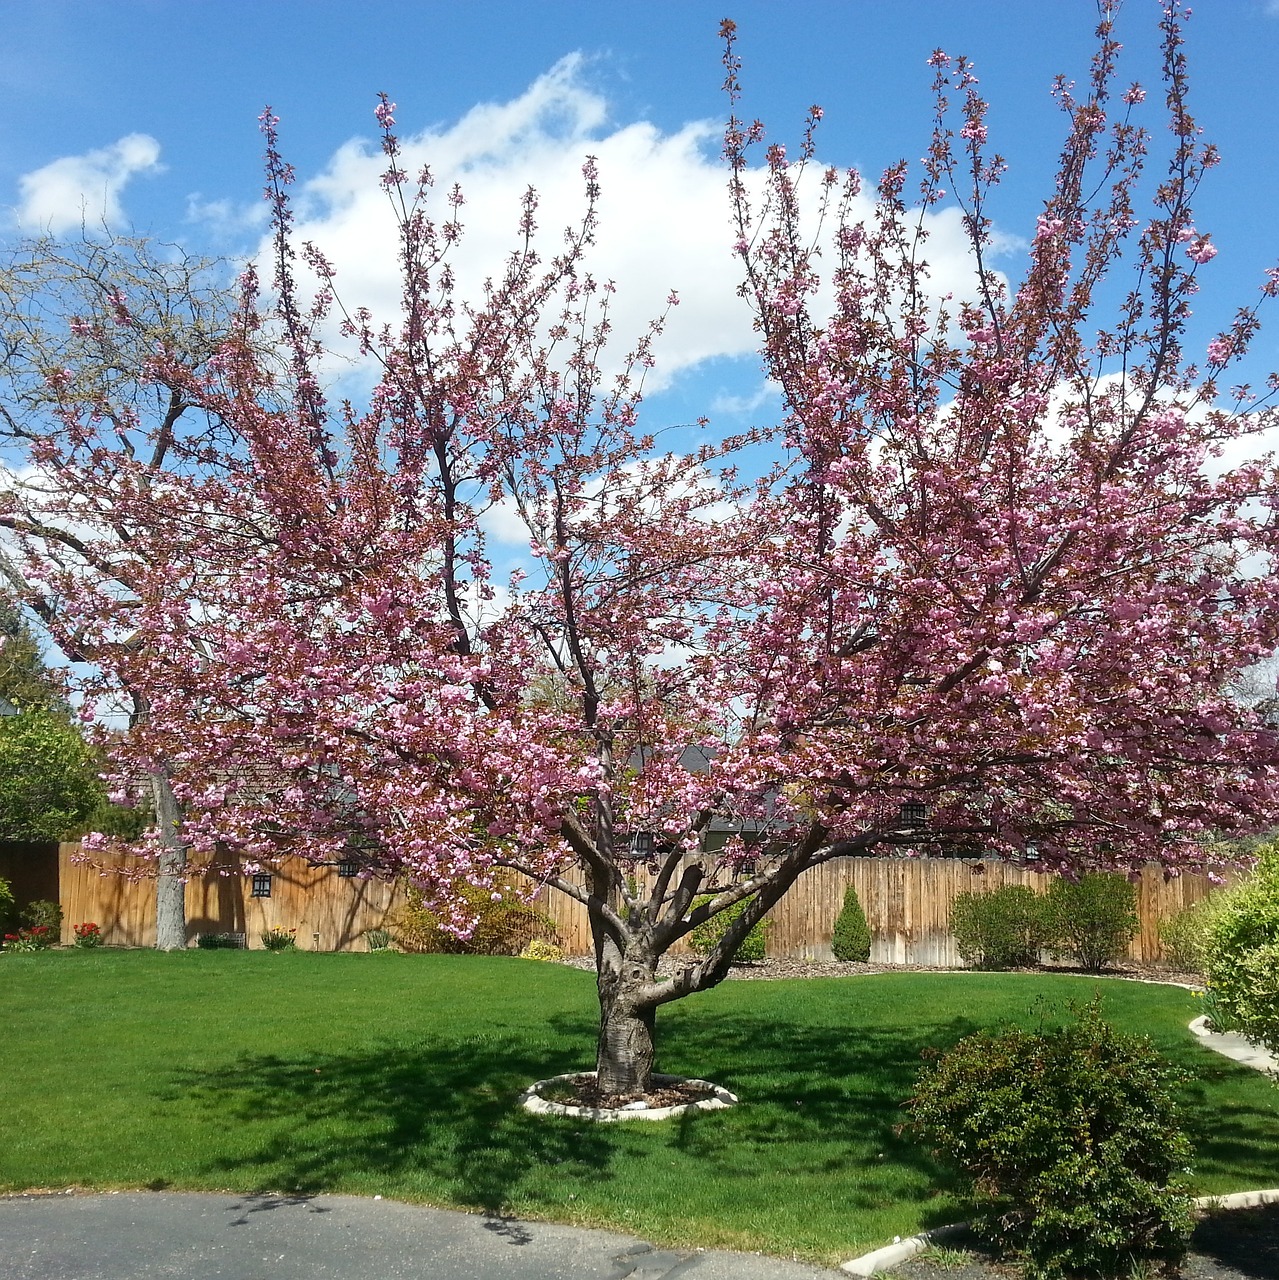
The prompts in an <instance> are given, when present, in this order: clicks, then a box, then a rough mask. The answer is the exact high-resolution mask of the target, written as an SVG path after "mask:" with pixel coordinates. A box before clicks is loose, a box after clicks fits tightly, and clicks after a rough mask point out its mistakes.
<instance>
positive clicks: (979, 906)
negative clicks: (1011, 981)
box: [950, 884, 1045, 969]
mask: <svg viewBox="0 0 1279 1280" xmlns="http://www.w3.org/2000/svg"><path fill="white" fill-rule="evenodd" d="M950 932H951V936H952V937H953V938H954V939H955V946H956V947H957V948H958V950H959V954H960V955H961V956H963V958H964V960H965V962H966V963H968V964H970V965H972V966H973V968H975V969H1008V968H1012V967H1014V966H1019V965H1030V964H1036V963H1038V961H1039V950H1040V948H1041V947H1042V946H1043V945H1044V941H1045V930H1044V908H1043V901H1042V899H1040V898H1039V897H1038V896H1037V895H1036V894H1035V891H1034V890H1033V889H1028V888H1027V887H1026V886H1025V885H1021V884H1010V885H1004V886H1003V887H1002V888H1000V889H992V890H991V891H990V892H989V893H961V894H959V895H958V897H956V899H955V901H954V902H952V903H951V907H950Z"/></svg>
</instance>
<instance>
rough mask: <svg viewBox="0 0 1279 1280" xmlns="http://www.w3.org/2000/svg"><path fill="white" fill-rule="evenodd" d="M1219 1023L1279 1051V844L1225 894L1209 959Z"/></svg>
mask: <svg viewBox="0 0 1279 1280" xmlns="http://www.w3.org/2000/svg"><path fill="white" fill-rule="evenodd" d="M1204 977H1205V979H1206V981H1207V984H1208V994H1209V997H1210V1005H1211V1013H1210V1016H1211V1018H1212V1020H1213V1024H1214V1025H1215V1026H1217V1027H1218V1029H1219V1030H1227V1029H1231V1030H1238V1031H1240V1032H1242V1033H1243V1035H1245V1036H1246V1037H1247V1038H1248V1039H1249V1040H1251V1041H1253V1042H1254V1043H1255V1044H1261V1045H1264V1046H1265V1047H1266V1048H1267V1049H1269V1050H1270V1052H1271V1053H1279V845H1271V846H1270V847H1269V848H1267V849H1266V850H1265V851H1263V853H1262V855H1261V858H1260V861H1259V862H1258V863H1257V869H1256V871H1255V872H1254V873H1253V875H1252V877H1251V878H1250V879H1248V880H1246V881H1245V882H1244V883H1243V884H1241V885H1239V886H1238V887H1237V888H1235V889H1232V890H1231V891H1230V893H1229V894H1227V895H1225V900H1224V901H1223V902H1222V904H1221V907H1220V909H1219V910H1218V911H1217V913H1216V914H1215V916H1214V917H1213V921H1212V924H1211V927H1210V931H1209V935H1208V943H1207V946H1206V948H1205V955H1204Z"/></svg>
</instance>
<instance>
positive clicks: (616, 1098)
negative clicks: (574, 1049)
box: [542, 1074, 715, 1110]
mask: <svg viewBox="0 0 1279 1280" xmlns="http://www.w3.org/2000/svg"><path fill="white" fill-rule="evenodd" d="M542 1096H543V1097H544V1098H546V1099H547V1100H548V1101H550V1102H562V1103H566V1104H567V1105H568V1106H570V1107H603V1108H608V1109H616V1108H618V1107H624V1106H626V1104H627V1103H628V1102H646V1103H647V1104H648V1105H649V1107H650V1108H652V1109H653V1110H656V1109H657V1108H658V1107H682V1106H687V1105H688V1104H689V1103H691V1102H701V1101H702V1100H703V1099H704V1098H713V1097H714V1096H715V1092H714V1090H713V1089H708V1088H707V1087H706V1085H704V1084H696V1083H694V1082H693V1081H691V1080H683V1081H680V1082H679V1083H678V1084H664V1085H658V1086H657V1088H655V1089H653V1090H651V1091H650V1092H648V1093H620V1094H618V1093H612V1094H610V1093H605V1092H604V1091H603V1090H602V1089H601V1088H600V1087H599V1085H597V1084H596V1083H595V1077H594V1076H593V1075H589V1074H586V1075H580V1076H573V1077H572V1078H571V1079H568V1080H557V1081H556V1082H555V1084H554V1086H553V1087H552V1088H550V1089H546V1090H544V1091H543V1092H542Z"/></svg>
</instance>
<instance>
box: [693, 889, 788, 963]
mask: <svg viewBox="0 0 1279 1280" xmlns="http://www.w3.org/2000/svg"><path fill="white" fill-rule="evenodd" d="M713 896H714V895H713V894H709V893H707V894H703V895H702V896H701V897H700V898H695V899H694V900H693V906H694V907H700V906H701V905H702V903H704V902H710V901H711V899H712V897H713ZM749 902H750V899H749V898H743V899H742V900H741V902H735V903H733V905H732V906H731V907H727V908H726V909H725V910H723V911H721V912H719V914H718V915H713V916H711V918H710V919H709V920H703V921H702V923H701V924H699V925H698V926H697V927H696V928H695V929H694V930H693V932H692V933H690V934H689V936H688V945H689V946H690V947H692V948H693V950H694V951H695V952H696V953H697V954H698V955H699V956H704V955H709V954H710V953H711V952H712V951H713V950H714V949H715V948H716V947H717V946H718V945H719V940H720V939H721V938H722V937H723V936H724V934H726V933H727V932H728V928H729V926H730V925H731V924H732V923H733V921H734V920H736V919H737V918H738V916H740V915H741V914H742V912H743V911H745V910H746V906H747V903H749ZM771 923H772V922H771V921H769V920H759V921H757V922H756V923H755V924H754V925H753V926H752V927H751V930H750V932H749V933H747V935H746V936H745V937H744V938H743V939H742V941H741V945H740V946H739V947H738V948H737V950H736V951H735V952H734V953H733V958H732V960H731V961H730V963H731V964H753V963H756V962H757V961H760V960H762V959H763V958H764V947H765V944H766V942H767V940H768V929H769V926H770V924H771Z"/></svg>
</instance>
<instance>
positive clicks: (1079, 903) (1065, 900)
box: [1045, 871, 1138, 973]
mask: <svg viewBox="0 0 1279 1280" xmlns="http://www.w3.org/2000/svg"><path fill="white" fill-rule="evenodd" d="M1045 908H1046V918H1047V922H1048V930H1049V933H1050V935H1051V941H1050V944H1049V945H1050V946H1051V948H1052V951H1053V954H1054V955H1056V956H1067V957H1070V958H1071V959H1073V960H1074V961H1075V963H1076V964H1078V965H1080V966H1082V967H1083V968H1085V969H1087V970H1089V971H1090V972H1092V973H1096V972H1098V971H1099V970H1101V969H1104V968H1105V967H1106V966H1107V965H1108V964H1113V963H1114V962H1115V961H1116V960H1118V959H1119V958H1120V957H1121V956H1122V955H1123V954H1124V953H1125V952H1126V951H1127V950H1128V944H1129V943H1130V942H1131V941H1132V937H1133V934H1135V933H1136V932H1137V925H1138V920H1137V889H1136V886H1135V885H1132V884H1130V883H1129V881H1128V879H1127V878H1126V877H1125V876H1122V875H1119V874H1118V873H1116V872H1113V871H1104V872H1103V871H1091V872H1089V873H1088V874H1086V875H1083V876H1081V877H1080V878H1079V879H1078V880H1075V881H1071V880H1064V879H1061V878H1058V879H1056V880H1054V881H1053V882H1052V884H1051V885H1050V886H1049V887H1048V893H1047V894H1046V895H1045Z"/></svg>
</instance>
